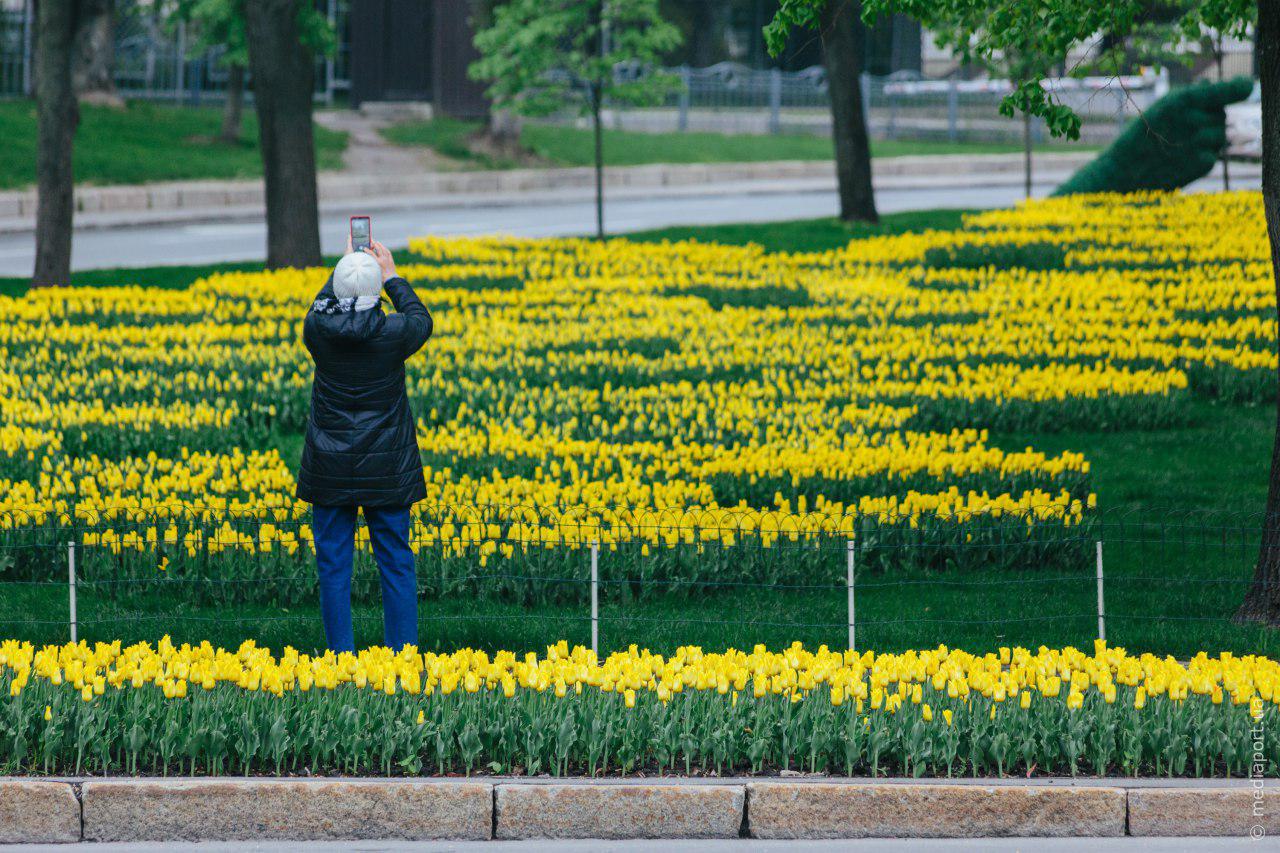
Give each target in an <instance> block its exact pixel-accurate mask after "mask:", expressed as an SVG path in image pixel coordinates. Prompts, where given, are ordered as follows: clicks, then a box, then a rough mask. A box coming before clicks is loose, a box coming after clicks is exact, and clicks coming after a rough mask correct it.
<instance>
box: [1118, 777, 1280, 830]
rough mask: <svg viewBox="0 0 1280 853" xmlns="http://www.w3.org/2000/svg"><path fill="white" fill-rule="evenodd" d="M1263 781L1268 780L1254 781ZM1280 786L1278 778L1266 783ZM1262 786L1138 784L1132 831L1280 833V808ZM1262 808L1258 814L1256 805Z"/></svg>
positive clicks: (1132, 793)
mask: <svg viewBox="0 0 1280 853" xmlns="http://www.w3.org/2000/svg"><path fill="white" fill-rule="evenodd" d="M1254 781H1255V782H1262V781H1263V780H1260V779H1259V780H1254ZM1265 784H1266V785H1268V786H1274V785H1275V784H1276V782H1275V780H1274V779H1268V780H1266V782H1265ZM1264 793H1265V789H1264V788H1263V787H1262V786H1258V787H1254V786H1253V785H1252V784H1251V785H1249V786H1247V787H1237V788H1147V789H1141V788H1134V789H1132V790H1130V791H1129V834H1130V835H1138V836H1172V835H1179V836H1190V835H1197V836H1204V835H1216V836H1235V837H1237V838H1243V837H1244V836H1246V835H1250V834H1251V833H1258V828H1260V829H1261V834H1255V836H1254V837H1257V838H1261V837H1262V836H1263V835H1266V836H1274V835H1278V834H1280V809H1277V808H1276V806H1275V805H1274V804H1272V803H1271V802H1268V801H1269V800H1274V799H1275V795H1274V794H1268V795H1266V796H1265V797H1264ZM1255 802H1257V803H1258V804H1259V807H1260V811H1259V812H1258V813H1256V814H1255V811H1254V803H1255Z"/></svg>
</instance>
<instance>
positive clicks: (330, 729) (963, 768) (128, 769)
mask: <svg viewBox="0 0 1280 853" xmlns="http://www.w3.org/2000/svg"><path fill="white" fill-rule="evenodd" d="M1257 765H1263V766H1264V767H1265V769H1264V770H1262V771H1259V770H1258V766H1257ZM1278 767H1280V664H1278V663H1277V662H1276V661H1274V660H1270V659H1268V658H1264V657H1256V656H1244V657H1234V656H1232V655H1230V654H1225V653H1224V654H1222V655H1220V656H1218V657H1209V656H1208V655H1206V654H1204V653H1201V654H1198V655H1196V656H1195V657H1194V658H1192V659H1191V660H1190V661H1189V662H1188V663H1187V664H1185V665H1183V664H1180V663H1178V662H1176V661H1174V660H1173V659H1171V658H1165V659H1161V658H1158V657H1155V656H1152V655H1142V656H1133V655H1130V654H1128V653H1127V652H1126V651H1125V650H1124V649H1121V648H1108V647H1106V645H1105V644H1103V643H1097V644H1095V647H1094V650H1093V653H1092V654H1087V653H1085V652H1082V651H1079V650H1076V649H1073V648H1063V649H1060V650H1058V649H1047V648H1045V647H1043V646H1042V647H1040V649H1039V651H1037V652H1034V653H1033V652H1031V651H1029V650H1027V649H1024V648H1012V649H1010V648H1001V649H999V651H998V652H994V653H991V654H986V655H981V656H977V655H971V654H968V653H965V652H962V651H959V650H952V649H948V648H947V647H945V646H939V647H938V648H936V649H931V650H926V651H918V652H917V651H909V652H905V653H903V654H876V653H874V652H871V651H867V652H862V653H858V652H852V651H849V652H843V653H842V652H835V651H829V650H828V649H827V648H826V647H825V646H824V647H822V648H820V649H818V650H817V651H809V650H806V649H805V648H803V647H802V646H800V645H799V644H794V645H792V646H791V647H789V648H787V649H784V650H783V651H780V652H769V651H767V650H766V649H764V648H763V647H756V648H755V649H754V650H753V651H751V652H741V651H735V650H732V649H730V650H728V651H726V652H724V653H722V654H707V653H704V652H703V651H702V650H701V649H699V648H696V647H685V648H681V649H679V650H677V651H676V652H675V653H674V654H672V655H671V656H670V657H669V658H668V657H663V656H662V655H654V654H650V653H649V652H647V651H644V652H641V651H638V650H637V649H636V648H635V647H634V646H633V647H632V648H631V649H630V650H629V651H625V652H619V653H615V654H612V655H609V656H608V657H607V658H605V659H603V660H598V659H596V657H595V656H594V654H593V653H592V652H591V651H590V650H588V649H584V648H582V647H576V648H573V649H570V648H569V647H568V645H567V644H565V643H564V642H561V643H558V644H556V645H554V646H550V647H548V648H547V650H546V653H545V654H544V655H541V656H539V655H536V654H533V653H529V654H527V655H525V656H523V657H517V656H516V655H514V654H512V653H510V652H498V653H496V654H494V655H493V656H492V657H490V656H489V655H487V654H485V653H483V652H476V651H471V650H466V649H464V650H462V651H458V652H455V653H453V654H447V655H436V654H419V653H418V652H417V651H416V650H415V649H413V648H411V647H407V648H406V649H404V650H402V651H400V652H399V653H393V652H392V651H391V650H389V649H385V648H373V649H367V650H365V651H363V652H360V653H359V654H358V655H352V654H342V655H336V656H335V655H333V654H332V653H328V654H325V655H324V656H320V657H309V656H307V655H304V654H299V653H297V652H296V651H294V650H292V649H285V651H284V652H283V654H281V655H280V656H279V657H275V656H273V655H272V654H271V653H270V652H269V651H268V650H266V649H263V648H258V647H257V646H255V645H254V644H253V643H251V642H246V643H245V644H244V645H242V646H241V647H240V648H239V649H238V650H235V651H229V650H224V649H215V648H213V647H212V646H210V645H209V644H207V643H205V644H202V645H199V646H196V647H191V646H188V645H183V646H182V647H180V648H175V647H174V646H173V645H172V644H171V643H170V642H169V640H168V638H167V637H166V638H165V639H164V640H162V641H161V642H160V643H159V644H158V646H155V647H153V646H151V645H149V644H139V645H135V646H129V647H122V645H121V644H120V643H119V642H116V643H111V644H105V643H100V644H97V645H96V646H94V647H90V646H88V645H87V644H83V643H82V644H79V645H74V644H68V645H65V646H61V647H58V646H46V647H44V648H40V649H36V648H34V647H33V646H31V645H30V644H27V643H21V642H18V641H6V642H3V643H0V774H5V773H10V774H11V773H44V774H49V773H68V774H70V773H74V774H76V775H81V774H95V775H96V774H136V773H152V774H160V773H164V774H170V773H176V774H191V775H195V774H205V773H208V774H224V773H243V774H245V775H248V774H252V773H273V774H277V775H278V774H284V773H288V774H294V773H309V774H317V773H364V774H381V775H401V774H405V775H415V774H430V773H436V774H445V773H455V772H464V773H467V774H471V773H475V772H482V773H503V774H516V775H520V774H527V775H536V774H541V773H550V774H552V775H566V774H588V775H593V776H594V775H602V774H628V773H637V772H644V773H653V772H657V773H659V774H663V773H671V772H680V773H684V774H692V773H703V774H706V773H714V774H717V775H724V774H728V773H752V774H759V773H771V772H776V771H778V770H787V769H791V770H804V771H810V772H826V773H833V774H844V775H854V774H869V775H882V774H884V775H898V774H901V775H908V776H955V775H967V774H972V775H1006V774H1018V775H1033V774H1070V775H1073V776H1074V775H1077V774H1080V773H1087V774H1096V775H1108V774H1123V775H1133V776H1137V775H1157V776H1184V775H1185V776H1232V775H1235V776H1242V775H1249V774H1250V773H1251V772H1252V773H1257V772H1265V773H1267V774H1268V775H1274V774H1276V772H1277V769H1276V768H1278Z"/></svg>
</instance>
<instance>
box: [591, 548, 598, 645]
mask: <svg viewBox="0 0 1280 853" xmlns="http://www.w3.org/2000/svg"><path fill="white" fill-rule="evenodd" d="M591 652H592V654H594V655H595V656H596V658H597V659H599V657H600V543H599V542H592V543H591Z"/></svg>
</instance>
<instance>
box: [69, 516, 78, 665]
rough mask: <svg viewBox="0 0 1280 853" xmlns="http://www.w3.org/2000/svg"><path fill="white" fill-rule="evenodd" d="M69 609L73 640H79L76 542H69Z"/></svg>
mask: <svg viewBox="0 0 1280 853" xmlns="http://www.w3.org/2000/svg"><path fill="white" fill-rule="evenodd" d="M67 610H68V614H69V617H70V622H71V642H73V643H75V642H78V641H79V637H77V636H76V635H77V633H78V632H77V627H78V626H77V625H76V543H75V541H71V542H68V543H67Z"/></svg>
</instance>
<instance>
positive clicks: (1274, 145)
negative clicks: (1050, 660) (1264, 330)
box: [1236, 0, 1280, 627]
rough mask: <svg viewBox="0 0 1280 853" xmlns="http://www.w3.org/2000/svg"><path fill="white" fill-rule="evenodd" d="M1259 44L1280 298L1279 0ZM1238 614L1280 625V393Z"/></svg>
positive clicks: (1262, 3)
mask: <svg viewBox="0 0 1280 853" xmlns="http://www.w3.org/2000/svg"><path fill="white" fill-rule="evenodd" d="M1254 38H1255V39H1256V40H1257V50H1258V54H1257V55H1258V80H1259V82H1260V83H1261V84H1262V207H1263V211H1264V215H1265V216H1266V218H1267V238H1268V239H1269V240H1270V241H1271V273H1272V275H1273V276H1274V277H1275V280H1276V301H1277V302H1278V303H1280V0H1258V25H1257V27H1256V28H1255V30H1254ZM1236 618H1237V619H1238V620H1240V621H1242V622H1261V623H1263V624H1266V625H1271V626H1273V627H1276V626H1280V396H1277V424H1276V437H1275V442H1274V444H1273V445H1272V448H1271V477H1270V483H1269V486H1268V489H1267V508H1266V515H1265V516H1263V523H1262V542H1261V544H1260V545H1259V547H1258V563H1257V565H1256V567H1255V568H1254V573H1253V583H1252V584H1251V585H1250V586H1249V591H1248V592H1247V593H1246V594H1245V598H1244V602H1243V603H1242V604H1241V605H1240V609H1239V611H1237V613H1236Z"/></svg>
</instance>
